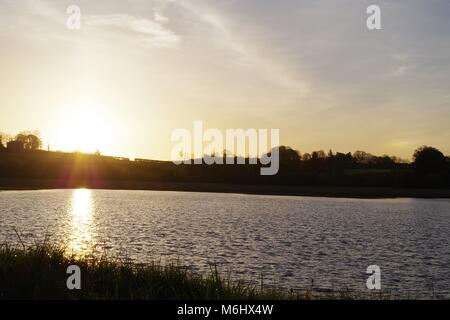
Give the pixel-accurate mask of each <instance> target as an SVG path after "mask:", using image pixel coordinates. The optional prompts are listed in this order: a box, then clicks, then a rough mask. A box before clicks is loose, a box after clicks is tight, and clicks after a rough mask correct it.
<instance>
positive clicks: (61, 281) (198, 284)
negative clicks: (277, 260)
mask: <svg viewBox="0 0 450 320" xmlns="http://www.w3.org/2000/svg"><path fill="white" fill-rule="evenodd" d="M70 265H78V266H79V267H80V268H81V270H82V271H81V272H82V274H81V275H82V276H81V290H68V289H67V286H66V281H67V278H68V277H69V276H70V275H68V274H66V271H67V267H68V266H70ZM323 298H325V299H356V298H359V297H357V296H355V295H352V294H350V293H348V292H328V293H320V294H319V293H314V292H312V291H308V290H307V291H305V292H302V293H298V292H294V291H286V292H284V291H280V290H275V289H265V288H261V287H260V286H250V285H245V284H243V283H242V282H233V281H231V280H230V279H229V278H228V279H224V278H223V277H221V276H220V275H219V272H218V271H217V269H216V268H214V267H213V268H211V273H210V275H208V276H202V275H199V274H197V273H194V272H192V271H190V270H188V269H187V268H185V267H181V266H179V265H166V266H163V265H160V264H145V265H143V264H134V263H131V262H130V261H127V260H126V259H125V260H123V259H114V258H108V257H106V256H105V255H101V256H94V255H90V256H85V257H83V258H80V257H75V256H68V255H67V254H66V252H65V250H64V249H63V248H60V247H56V246H53V245H49V244H39V245H34V246H31V247H27V248H25V247H21V248H18V247H14V246H10V245H2V246H0V299H70V300H73V299H121V300H122V299H124V300H128V299H139V300H166V299H170V300H171V299H187V300H200V299H205V300H214V299H224V300H231V299H232V300H247V299H268V300H278V299H294V300H297V299H323ZM366 298H367V297H366ZM369 298H371V297H369ZM372 298H373V297H372ZM377 298H380V296H378V297H377ZM382 298H384V297H382Z"/></svg>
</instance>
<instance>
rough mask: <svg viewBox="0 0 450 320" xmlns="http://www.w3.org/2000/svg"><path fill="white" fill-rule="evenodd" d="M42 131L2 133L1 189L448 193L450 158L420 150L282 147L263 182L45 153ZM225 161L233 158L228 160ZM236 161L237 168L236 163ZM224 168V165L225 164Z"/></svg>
mask: <svg viewBox="0 0 450 320" xmlns="http://www.w3.org/2000/svg"><path fill="white" fill-rule="evenodd" d="M41 149H42V141H41V139H40V137H39V133H38V132H31V131H27V132H22V133H19V134H18V135H16V136H14V137H13V136H10V135H6V134H0V187H11V186H18V187H51V188H54V187H61V188H64V187H77V186H86V187H98V188H101V187H105V188H108V187H112V188H114V187H116V186H119V185H120V186H124V187H127V186H129V187H132V188H135V187H136V188H139V186H145V184H146V183H148V182H183V183H226V184H240V185H250V184H257V185H289V186H292V185H296V186H354V187H363V186H367V187H420V188H450V158H449V157H446V156H444V154H443V153H442V152H441V151H439V150H437V149H436V148H433V147H429V146H422V147H420V148H418V149H416V150H415V151H414V154H413V161H412V162H408V161H406V160H402V159H400V158H398V157H390V156H386V155H384V156H375V155H372V154H370V153H366V152H364V151H356V152H354V153H353V154H352V153H341V152H336V153H334V152H333V151H331V150H330V151H328V152H324V151H322V150H320V151H314V152H312V153H304V154H301V153H300V152H299V151H297V150H294V149H292V148H290V147H287V146H280V147H278V149H279V154H280V170H279V173H278V174H277V175H275V176H261V175H260V166H261V165H250V164H248V163H249V161H248V160H249V159H246V160H247V161H246V163H247V164H245V165H206V164H202V165H183V164H182V165H178V166H177V165H175V164H173V163H172V162H170V161H154V160H146V159H134V161H131V160H130V159H128V158H118V157H108V156H102V155H100V153H96V154H82V153H64V152H50V151H43V150H41ZM223 157H232V156H230V155H229V153H228V154H224V155H223ZM234 158H235V163H236V162H237V161H236V158H237V157H234ZM224 162H225V161H224Z"/></svg>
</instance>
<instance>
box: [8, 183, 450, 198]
mask: <svg viewBox="0 0 450 320" xmlns="http://www.w3.org/2000/svg"><path fill="white" fill-rule="evenodd" d="M28 182H29V183H26V184H25V183H24V181H19V182H17V181H16V182H15V183H7V184H4V183H0V191H20V190H24V191H26V190H55V189H76V188H82V187H84V188H89V189H105V190H149V191H184V192H207V193H234V194H252V195H274V196H307V197H330V198H363V199H383V198H425V199H437V198H443V199H449V198H450V189H417V188H388V187H342V186H281V185H244V184H241V185H236V184H222V183H181V182H135V181H120V182H117V181H114V182H110V183H103V184H101V185H99V184H97V185H94V186H92V185H85V184H73V185H60V184H58V183H56V182H55V181H32V182H30V181H28Z"/></svg>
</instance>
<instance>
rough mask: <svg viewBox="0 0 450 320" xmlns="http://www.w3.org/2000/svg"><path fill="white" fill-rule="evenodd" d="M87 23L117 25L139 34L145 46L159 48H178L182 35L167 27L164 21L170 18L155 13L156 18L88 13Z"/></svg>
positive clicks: (91, 24)
mask: <svg viewBox="0 0 450 320" xmlns="http://www.w3.org/2000/svg"><path fill="white" fill-rule="evenodd" d="M84 21H85V23H86V25H90V26H98V27H117V28H121V29H124V30H128V31H131V32H133V33H136V34H138V36H139V37H138V40H139V41H140V42H141V43H142V44H143V45H145V46H149V47H157V48H176V47H177V46H178V44H179V42H180V40H181V37H180V36H179V35H177V34H175V33H174V32H173V31H171V30H169V29H167V28H165V27H164V26H163V25H162V23H164V22H167V21H168V19H167V18H165V17H163V16H162V15H160V14H155V20H150V19H146V18H140V17H135V16H133V15H129V14H108V15H88V16H86V17H85V18H84Z"/></svg>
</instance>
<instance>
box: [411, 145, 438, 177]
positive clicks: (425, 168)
mask: <svg viewBox="0 0 450 320" xmlns="http://www.w3.org/2000/svg"><path fill="white" fill-rule="evenodd" d="M413 159H414V166H415V168H416V170H417V172H419V173H436V172H438V171H440V170H441V169H442V168H444V167H445V156H444V154H443V153H442V152H441V151H439V150H438V149H436V148H433V147H428V146H422V147H420V148H418V149H416V151H414V155H413Z"/></svg>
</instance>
